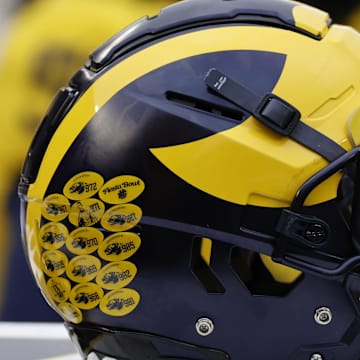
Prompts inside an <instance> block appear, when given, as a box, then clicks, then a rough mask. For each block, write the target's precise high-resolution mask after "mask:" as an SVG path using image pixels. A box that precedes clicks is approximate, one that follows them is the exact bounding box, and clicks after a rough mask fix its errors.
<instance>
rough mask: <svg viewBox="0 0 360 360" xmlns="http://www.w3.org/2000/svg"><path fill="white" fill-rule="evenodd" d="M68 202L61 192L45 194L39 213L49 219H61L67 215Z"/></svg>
mask: <svg viewBox="0 0 360 360" xmlns="http://www.w3.org/2000/svg"><path fill="white" fill-rule="evenodd" d="M69 210H70V202H69V200H68V199H67V198H66V197H65V196H64V195H61V194H51V195H49V196H47V197H46V198H45V199H44V201H43V203H42V207H41V214H42V216H44V218H45V219H47V220H50V221H61V220H64V219H65V218H66V217H67V216H68V215H69Z"/></svg>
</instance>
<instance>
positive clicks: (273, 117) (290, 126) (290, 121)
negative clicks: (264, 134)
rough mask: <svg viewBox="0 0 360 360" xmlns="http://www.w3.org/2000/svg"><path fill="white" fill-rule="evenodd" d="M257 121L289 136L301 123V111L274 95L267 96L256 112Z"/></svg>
mask: <svg viewBox="0 0 360 360" xmlns="http://www.w3.org/2000/svg"><path fill="white" fill-rule="evenodd" d="M254 116H255V117H256V119H258V120H259V121H261V122H262V123H264V124H265V125H267V126H268V127H269V128H271V129H273V130H274V131H276V132H277V133H279V134H281V135H285V136H289V135H290V134H291V133H292V131H293V130H294V128H295V127H296V125H297V124H298V123H299V121H300V117H301V114H300V111H299V110H297V109H296V108H295V107H294V106H292V105H291V104H289V103H288V102H286V101H285V100H283V99H281V98H280V97H278V96H276V95H274V94H266V95H265V96H264V97H263V98H262V100H261V101H260V103H259V105H258V106H257V107H256V109H255V110H254Z"/></svg>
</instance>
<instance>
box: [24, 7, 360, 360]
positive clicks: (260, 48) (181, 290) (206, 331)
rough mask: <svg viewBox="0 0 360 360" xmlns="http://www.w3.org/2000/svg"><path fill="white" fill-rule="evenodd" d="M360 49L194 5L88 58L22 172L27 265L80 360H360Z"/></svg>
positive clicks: (140, 24) (344, 36)
mask: <svg viewBox="0 0 360 360" xmlns="http://www.w3.org/2000/svg"><path fill="white" fill-rule="evenodd" d="M359 104H360V35H359V34H358V33H357V32H356V31H355V30H353V29H352V28H350V27H345V26H341V25H336V24H332V22H331V19H330V18H329V15H328V14H327V13H325V12H323V11H321V10H318V9H315V8H312V7H310V6H308V5H304V4H301V3H299V2H293V1H288V0H273V1H267V0H227V1H226V0H185V1H182V2H179V3H176V4H173V5H171V6H169V7H166V8H164V9H163V10H162V11H161V12H160V13H159V14H158V15H157V16H153V17H151V18H144V19H141V20H139V21H137V22H135V23H134V24H133V25H131V26H130V27H127V28H126V29H124V30H123V31H121V32H120V33H119V34H117V35H115V36H114V37H113V38H111V39H110V40H109V41H108V42H106V43H105V44H104V45H103V46H101V47H99V48H98V49H97V50H95V51H94V52H93V53H92V54H91V55H90V59H89V61H88V63H86V64H85V65H84V67H83V68H82V69H80V70H79V71H78V72H77V73H76V74H75V75H74V77H73V78H72V79H71V80H70V82H69V86H68V87H66V88H63V89H61V90H60V91H59V93H58V94H57V96H56V98H55V100H54V102H53V104H52V105H51V106H50V108H49V111H48V113H47V115H46V116H45V118H44V120H43V122H42V124H41V126H40V127H39V129H38V131H37V134H36V136H35V138H34V140H33V143H32V145H31V147H30V150H29V152H28V156H27V158H26V160H25V163H24V167H23V171H22V178H21V182H20V184H19V194H20V197H21V199H22V211H21V223H22V231H23V236H24V240H25V247H26V254H27V257H28V259H29V262H30V264H31V268H32V271H33V273H34V276H35V278H36V281H37V283H38V285H39V287H40V288H41V291H42V293H43V295H44V296H45V298H46V299H47V301H48V302H49V304H50V305H51V306H52V307H53V308H54V309H55V311H57V312H58V313H59V314H60V315H61V316H62V317H63V318H64V320H65V323H66V326H67V328H68V330H69V333H70V336H71V338H72V340H73V341H74V343H75V344H77V347H78V349H79V350H80V351H81V354H82V356H83V357H84V358H86V359H91V360H94V359H102V360H104V359H106V360H109V359H121V360H125V359H136V360H143V359H144V360H145V359H154V360H155V359H179V360H180V359H191V360H205V359H207V360H208V359H211V360H215V359H216V360H225V359H232V360H239V359H247V360H255V359H256V360H257V359H266V358H269V359H281V360H283V359H293V360H295V359H296V360H298V359H301V360H303V359H304V360H305V359H306V360H309V359H312V360H315V359H317V360H321V359H341V360H346V359H347V360H350V359H356V358H358V357H359V354H360V338H359V332H360V331H359V329H360V327H359V324H360V315H359V310H360V307H359V306H360V301H359V296H360V274H359V265H360V255H359V250H360V243H359V241H360V226H359V225H360V222H359V214H360V213H359V204H360V197H359V196H360V192H359V190H360V187H359V178H360V176H359V175H360V174H359V166H358V162H359V152H360V148H359V143H360V112H359V111H358V108H359Z"/></svg>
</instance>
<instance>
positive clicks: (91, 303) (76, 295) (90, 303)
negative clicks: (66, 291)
mask: <svg viewBox="0 0 360 360" xmlns="http://www.w3.org/2000/svg"><path fill="white" fill-rule="evenodd" d="M103 296H104V291H103V290H102V289H101V287H100V286H98V285H96V284H94V283H86V284H78V285H76V286H75V287H74V288H73V289H72V290H71V293H70V296H69V298H70V301H71V303H72V304H73V305H75V306H76V307H78V308H79V309H83V310H90V309H93V308H95V307H96V306H97V305H98V304H99V302H100V300H101V298H102V297H103Z"/></svg>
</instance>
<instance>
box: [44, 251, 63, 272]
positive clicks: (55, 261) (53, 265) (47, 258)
mask: <svg viewBox="0 0 360 360" xmlns="http://www.w3.org/2000/svg"><path fill="white" fill-rule="evenodd" d="M41 260H42V263H43V270H44V272H45V274H46V275H48V276H54V277H55V276H60V275H62V274H63V273H64V272H65V270H66V266H67V264H68V258H67V257H66V255H65V254H64V253H63V252H61V251H59V250H48V251H45V252H44V253H43V254H42V256H41Z"/></svg>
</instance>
